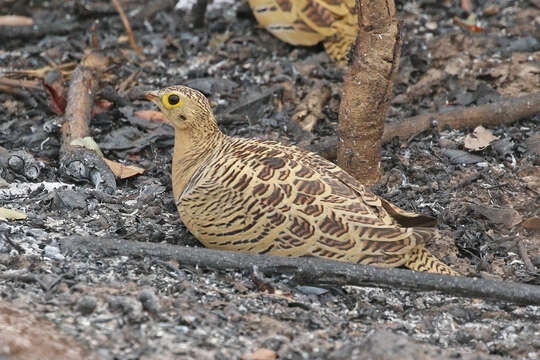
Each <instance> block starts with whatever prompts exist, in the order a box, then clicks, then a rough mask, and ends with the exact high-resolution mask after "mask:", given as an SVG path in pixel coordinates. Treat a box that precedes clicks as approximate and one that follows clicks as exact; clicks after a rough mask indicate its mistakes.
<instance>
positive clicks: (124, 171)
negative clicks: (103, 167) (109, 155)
mask: <svg viewBox="0 0 540 360" xmlns="http://www.w3.org/2000/svg"><path fill="white" fill-rule="evenodd" d="M103 160H105V162H106V163H107V165H109V167H110V168H111V171H112V172H113V174H114V176H116V177H117V178H119V179H127V178H129V177H132V176H135V175H139V174H142V173H143V172H144V169H143V168H140V167H138V166H134V165H124V164H121V163H119V162H116V161H113V160H109V159H106V158H103Z"/></svg>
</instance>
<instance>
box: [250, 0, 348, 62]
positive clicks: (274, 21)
mask: <svg viewBox="0 0 540 360" xmlns="http://www.w3.org/2000/svg"><path fill="white" fill-rule="evenodd" d="M249 4H250V6H251V9H252V10H253V14H254V15H255V18H257V21H258V22H259V24H261V26H263V27H264V28H265V29H266V30H268V31H269V32H271V33H272V34H274V35H275V36H276V37H277V38H279V39H280V40H282V41H285V42H287V43H289V44H292V45H315V44H317V43H319V42H321V41H322V42H323V44H324V47H325V49H326V52H327V53H328V55H329V56H330V58H332V59H333V60H334V61H336V62H338V63H341V64H346V63H347V59H348V58H347V54H348V53H349V50H350V48H351V46H352V45H353V43H354V41H355V39H356V33H357V31H358V18H357V15H356V9H355V1H354V0H249Z"/></svg>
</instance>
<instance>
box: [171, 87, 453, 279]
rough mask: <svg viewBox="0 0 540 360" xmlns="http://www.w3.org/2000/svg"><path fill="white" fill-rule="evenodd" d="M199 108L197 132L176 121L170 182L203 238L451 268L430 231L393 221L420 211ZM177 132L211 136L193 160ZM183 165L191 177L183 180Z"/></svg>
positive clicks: (288, 252)
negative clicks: (223, 127) (428, 245)
mask: <svg viewBox="0 0 540 360" xmlns="http://www.w3.org/2000/svg"><path fill="white" fill-rule="evenodd" d="M174 89H182V87H175V88H174ZM185 89H188V88H185ZM185 91H188V90H185ZM193 91H194V90H191V89H189V92H190V93H191V92H193ZM162 92H166V90H162ZM189 96H192V95H189ZM197 96H198V97H202V98H204V97H203V96H202V95H197ZM205 101H206V100H205ZM195 106H198V105H195ZM200 109H201V111H206V113H205V114H204V116H201V117H200V118H199V119H198V120H197V125H196V126H197V127H198V126H201V124H200V122H209V123H211V124H212V125H209V126H205V127H204V128H206V129H207V133H204V134H201V133H199V130H192V129H190V128H189V127H184V126H183V125H182V126H183V127H182V128H181V129H179V128H177V129H176V141H175V156H174V158H173V188H174V194H175V200H176V204H177V207H178V211H179V213H180V216H181V218H182V220H183V222H184V223H185V224H186V226H187V227H188V229H189V230H190V231H191V232H192V233H193V234H194V235H195V236H196V237H197V238H198V239H199V240H200V241H201V242H202V243H203V244H204V245H205V246H207V247H210V248H216V249H227V250H237V251H242V252H252V253H269V254H272V255H281V256H319V257H325V258H330V259H334V260H340V261H347V262H354V263H361V264H371V265H376V266H383V267H396V266H401V265H404V266H407V267H409V268H411V269H415V270H421V271H430V272H436V273H446V274H453V273H454V272H453V271H452V270H451V269H450V268H449V267H448V266H446V265H445V264H443V263H442V262H440V261H439V260H438V259H436V258H435V257H434V256H433V255H431V254H430V253H429V252H428V251H427V250H425V249H424V246H423V244H424V243H425V241H426V240H427V239H429V238H433V237H434V236H436V234H437V232H436V230H434V229H429V228H423V227H418V228H413V227H403V226H401V225H400V224H404V223H405V224H407V223H410V224H412V223H414V224H422V223H423V220H425V217H422V216H421V215H417V214H412V213H409V212H407V211H405V210H402V209H400V208H398V207H396V206H395V205H392V204H390V203H388V202H387V201H385V200H382V199H381V198H379V197H378V196H376V195H374V194H372V193H370V192H369V191H366V189H365V188H364V187H363V186H362V185H361V184H360V183H358V181H356V180H355V179H354V178H352V177H351V176H350V175H349V174H347V173H346V172H345V171H343V170H342V169H341V168H339V167H338V166H336V165H334V164H333V163H331V162H329V161H327V160H326V159H323V158H321V157H319V156H317V155H315V154H313V153H310V152H307V151H304V150H301V149H299V148H296V147H293V146H285V145H282V144H279V143H276V142H271V141H260V140H255V139H243V138H233V137H228V136H225V135H223V134H222V133H221V132H220V131H219V129H218V128H217V126H215V119H214V116H213V115H212V113H211V111H209V110H208V111H207V109H209V106H207V105H204V106H201V107H200ZM166 116H167V114H166ZM188 120H189V119H188ZM173 123H174V121H173ZM181 132H188V133H189V134H193V135H189V136H195V137H198V138H197V140H196V141H194V143H196V144H198V146H201V144H203V143H209V144H211V145H210V146H206V147H205V149H206V150H205V151H204V153H200V154H199V156H198V159H199V161H198V162H197V161H196V160H197V159H194V158H193V159H192V160H191V161H188V162H184V160H185V159H186V158H185V156H184V155H185V154H180V153H178V152H177V151H178V150H177V148H179V146H180V143H179V142H178V141H180V139H181V138H182V136H184V135H182V134H180V133H181ZM184 137H185V136H184ZM192 152H193V151H192ZM197 152H199V151H198V150H197V151H195V152H193V153H197ZM182 156H184V157H183V158H182ZM190 156H191V155H190ZM183 159H184V160H183ZM193 163H196V165H193ZM186 171H187V172H189V173H190V174H191V175H190V176H189V180H188V181H185V180H182V181H180V180H181V179H182V176H181V175H182V174H184V173H185V172H186Z"/></svg>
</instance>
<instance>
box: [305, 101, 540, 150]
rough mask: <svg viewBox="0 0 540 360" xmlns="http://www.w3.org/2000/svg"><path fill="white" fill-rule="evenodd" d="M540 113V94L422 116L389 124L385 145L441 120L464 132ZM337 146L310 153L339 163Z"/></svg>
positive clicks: (332, 142) (319, 146) (333, 142)
mask: <svg viewBox="0 0 540 360" xmlns="http://www.w3.org/2000/svg"><path fill="white" fill-rule="evenodd" d="M538 112H540V93H533V94H530V95H526V96H522V97H515V98H507V99H503V100H501V101H499V102H497V103H493V104H485V105H479V106H472V107H467V108H460V109H455V110H451V111H448V112H444V113H436V114H422V115H418V116H413V117H410V118H407V119H403V120H402V121H396V122H393V123H390V124H388V123H387V124H386V125H385V128H384V134H383V137H382V142H383V143H387V142H390V141H391V140H392V139H393V138H394V137H398V138H400V139H402V140H404V139H408V138H409V137H411V136H413V135H416V134H419V133H421V132H422V131H426V130H431V129H432V128H433V127H432V122H433V120H437V127H438V128H439V129H443V128H444V126H450V127H452V128H454V129H461V128H473V127H476V126H478V125H485V126H497V125H501V124H511V123H513V122H516V121H518V120H520V119H523V118H527V117H531V116H534V115H535V114H536V113H538ZM337 146H338V142H337V138H336V137H333V136H332V137H328V138H326V140H325V141H323V142H319V143H315V144H312V145H311V146H309V148H308V150H310V151H313V152H315V153H317V154H319V155H321V156H323V157H324V158H326V159H328V160H335V159H336V152H335V149H336V148H337Z"/></svg>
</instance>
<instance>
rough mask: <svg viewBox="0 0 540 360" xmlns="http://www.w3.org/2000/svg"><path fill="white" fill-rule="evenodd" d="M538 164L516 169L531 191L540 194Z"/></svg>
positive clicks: (539, 169)
mask: <svg viewBox="0 0 540 360" xmlns="http://www.w3.org/2000/svg"><path fill="white" fill-rule="evenodd" d="M538 174H540V166H534V165H533V166H529V167H526V168H524V169H523V168H522V169H521V170H519V171H518V176H519V177H520V179H521V181H523V182H525V184H527V187H528V188H529V189H531V190H532V191H534V192H536V193H537V194H540V175H538Z"/></svg>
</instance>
